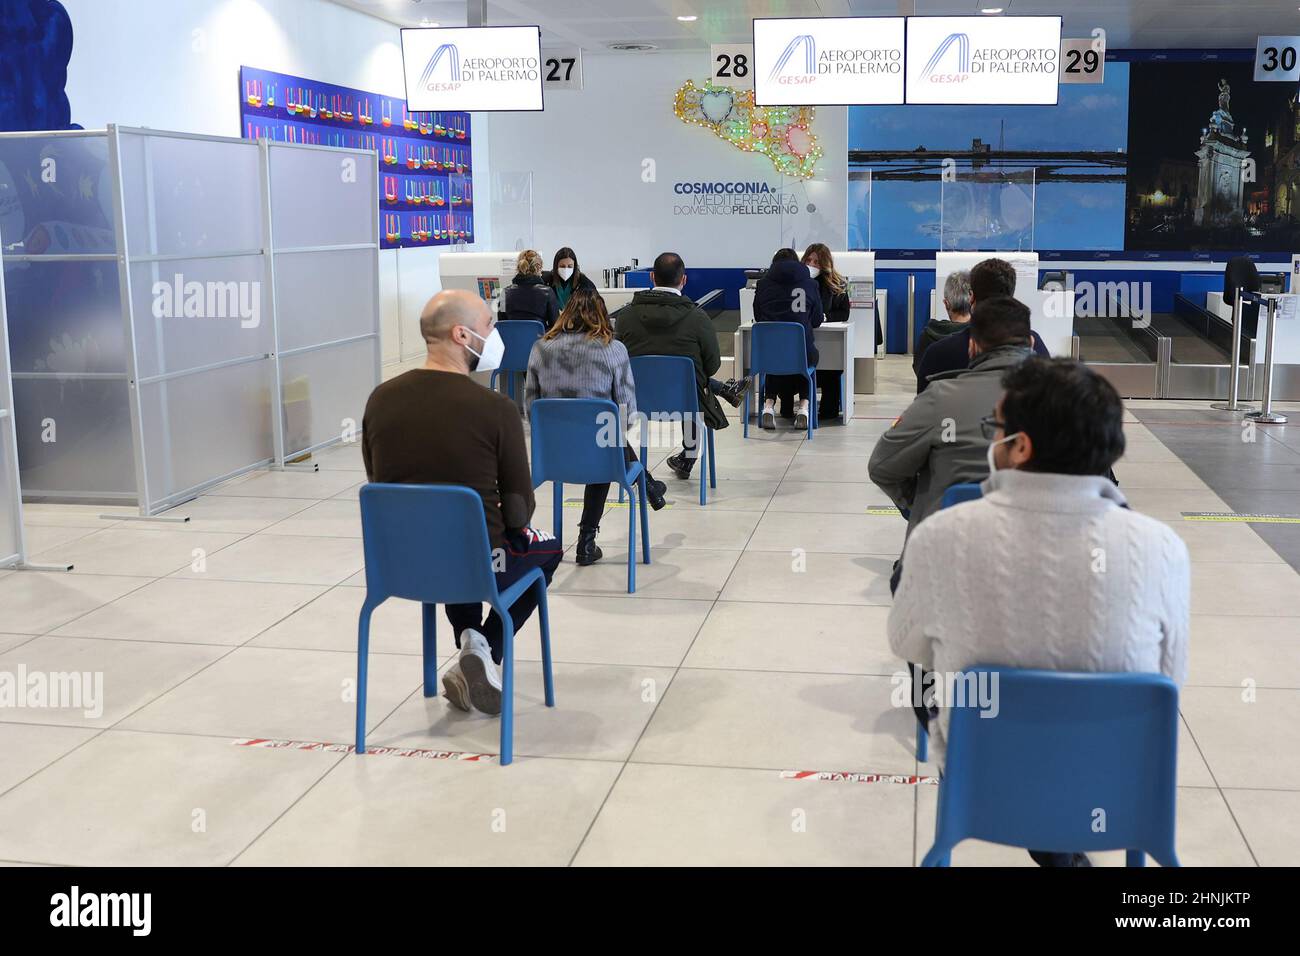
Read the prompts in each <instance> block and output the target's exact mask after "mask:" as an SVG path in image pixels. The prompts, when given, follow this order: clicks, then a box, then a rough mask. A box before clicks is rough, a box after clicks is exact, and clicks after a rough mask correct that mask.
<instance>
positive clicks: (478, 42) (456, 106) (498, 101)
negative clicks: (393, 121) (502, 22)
mask: <svg viewBox="0 0 1300 956" xmlns="http://www.w3.org/2000/svg"><path fill="white" fill-rule="evenodd" d="M541 63H542V32H541V29H540V28H538V27H534V26H527V27H454V28H453V27H428V28H421V29H407V30H403V31H402V69H403V71H404V72H405V74H406V102H407V106H408V108H409V109H411V110H412V111H413V112H432V111H439V110H459V111H461V112H470V111H481V112H485V113H490V112H502V111H508V110H540V109H541V108H542V65H541Z"/></svg>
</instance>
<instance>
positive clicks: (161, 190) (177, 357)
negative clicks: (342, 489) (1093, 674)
mask: <svg viewBox="0 0 1300 956" xmlns="http://www.w3.org/2000/svg"><path fill="white" fill-rule="evenodd" d="M110 139H111V145H112V146H113V148H114V149H115V150H116V154H117V157H118V164H119V168H120V170H121V186H122V206H121V210H122V211H121V214H120V215H121V221H122V223H123V226H124V233H125V237H126V248H125V253H126V265H125V267H124V272H125V275H126V278H127V280H128V281H127V293H128V294H127V295H126V297H125V299H126V305H125V309H126V314H127V316H128V317H129V327H130V330H131V339H130V341H129V342H128V344H129V345H133V346H134V348H133V354H132V355H131V356H130V365H129V367H130V369H131V379H132V381H133V382H134V383H135V387H134V388H133V389H132V391H131V398H132V402H133V409H132V411H133V415H134V419H135V425H136V429H137V442H136V448H137V452H136V458H137V464H136V471H137V484H138V487H139V495H140V502H141V511H142V512H143V513H146V514H156V513H158V512H159V511H164V510H166V509H168V508H170V507H174V506H175V505H177V504H179V503H181V502H183V501H187V500H189V499H190V498H193V497H194V496H195V495H196V494H198V493H199V492H200V491H202V490H203V489H204V488H206V487H208V486H210V485H212V484H215V483H216V482H219V481H224V480H226V479H228V478H231V477H233V476H235V475H238V474H242V473H243V472H246V471H248V470H250V469H252V468H256V467H258V466H261V465H266V464H269V463H270V462H271V461H273V460H274V457H275V448H274V443H273V441H272V438H271V429H270V427H269V425H266V426H265V427H262V425H261V423H266V422H267V421H268V419H270V417H271V416H270V415H268V414H267V412H268V410H269V408H270V406H271V404H272V397H273V395H274V391H273V389H272V387H271V386H272V383H273V381H274V374H275V372H274V365H275V354H274V351H275V350H274V342H275V326H274V317H273V315H272V310H271V301H270V289H269V287H270V283H269V282H268V281H267V272H268V266H267V257H266V254H265V248H266V246H265V233H266V219H265V215H264V211H263V191H264V190H263V179H262V157H261V151H260V147H259V146H258V144H257V143H255V142H248V141H246V140H236V139H221V138H214V137H195V136H188V135H185V134H180V133H165V132H157V131H153V130H136V129H126V128H118V129H110Z"/></svg>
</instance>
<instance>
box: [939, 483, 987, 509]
mask: <svg viewBox="0 0 1300 956" xmlns="http://www.w3.org/2000/svg"><path fill="white" fill-rule="evenodd" d="M983 497H984V492H983V491H981V490H980V486H979V485H978V484H977V483H976V482H973V481H963V482H959V483H958V484H955V485H949V486H948V489H947V490H946V491H945V492H944V493H943V501H941V502H940V503H939V507H940V508H941V509H942V508H951V507H952V506H953V505H959V504H961V503H962V502H963V501H978V500H979V499H980V498H983Z"/></svg>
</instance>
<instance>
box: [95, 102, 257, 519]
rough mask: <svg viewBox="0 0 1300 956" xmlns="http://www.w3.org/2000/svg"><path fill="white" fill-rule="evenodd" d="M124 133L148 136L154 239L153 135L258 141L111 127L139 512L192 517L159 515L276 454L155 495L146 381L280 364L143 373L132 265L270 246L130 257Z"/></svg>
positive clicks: (166, 424) (166, 425)
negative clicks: (147, 427) (149, 454)
mask: <svg viewBox="0 0 1300 956" xmlns="http://www.w3.org/2000/svg"><path fill="white" fill-rule="evenodd" d="M122 134H127V135H133V136H139V137H141V138H142V139H143V141H144V143H145V146H146V162H145V168H144V172H145V197H144V198H145V202H146V205H147V207H148V215H147V217H146V222H147V224H148V229H149V232H150V235H151V237H153V236H154V233H155V231H156V228H157V222H156V216H155V215H154V213H155V212H156V210H155V209H154V207H153V202H154V189H153V169H152V166H151V164H150V162H149V161H148V160H149V158H150V155H149V149H148V147H149V144H150V143H151V141H152V139H154V138H163V139H168V140H187V141H193V142H207V143H224V144H229V145H236V146H241V147H249V148H255V144H252V143H249V141H248V140H246V139H240V138H236V137H229V136H204V135H200V134H196V133H174V132H171V131H167V130H154V129H143V128H138V127H129V126H114V125H110V126H109V141H110V157H111V159H112V161H113V166H114V180H115V183H116V188H117V194H116V196H115V219H116V224H117V230H118V253H119V261H120V263H121V265H120V270H119V271H120V273H121V274H122V276H123V278H122V279H121V280H120V281H121V295H122V304H123V305H122V309H123V320H124V322H125V328H126V345H127V348H126V354H127V363H128V378H129V381H128V388H129V391H130V400H131V417H132V424H133V428H134V430H135V446H136V447H135V456H136V469H137V485H138V487H139V506H140V515H141V517H144V518H154V519H155V520H188V519H185V518H179V517H178V518H175V519H171V518H168V517H164V518H161V519H160V518H158V517H157V516H158V515H160V514H161V513H162V512H164V511H168V510H170V509H172V508H175V507H177V506H178V505H181V504H184V503H185V502H187V501H192V500H194V499H195V498H197V497H198V496H199V495H200V494H201V493H202V492H203V491H204V490H205V489H207V488H211V487H213V486H214V485H218V484H221V483H222V482H225V481H229V480H231V479H232V478H237V477H239V476H240V475H244V474H247V473H248V472H250V471H254V470H256V469H258V468H264V467H266V466H268V465H270V464H272V463H273V462H274V460H275V459H274V457H266V458H259V459H257V460H255V461H252V462H249V463H247V464H244V465H240V466H239V467H237V468H234V469H232V470H230V471H227V472H225V473H223V474H221V475H217V476H214V477H211V478H204V479H203V480H202V481H199V482H197V483H196V484H193V485H190V486H188V487H186V488H182V489H178V490H176V491H172V492H170V493H168V494H165V495H162V496H160V497H158V498H157V499H155V498H154V497H153V495H152V493H151V490H150V486H149V474H148V466H147V461H146V451H145V449H146V447H147V446H146V443H145V434H144V424H143V422H144V409H143V399H142V395H141V389H142V387H143V386H145V385H157V386H158V387H159V388H160V389H165V388H166V385H167V383H168V382H171V381H175V380H178V379H181V378H186V377H189V376H194V375H201V374H203V373H205V372H211V371H216V370H219V369H224V368H232V367H235V366H239V365H248V364H252V363H255V362H265V361H270V362H271V363H272V368H275V365H276V363H275V361H274V355H273V354H272V353H269V352H261V353H258V352H254V353H252V354H249V355H243V356H236V357H234V358H231V359H226V360H222V361H218V362H212V363H208V364H205V365H198V366H192V367H189V368H184V369H176V370H169V371H166V372H161V373H159V374H157V375H149V376H144V377H142V376H140V374H139V364H140V363H139V344H138V341H137V338H136V335H135V314H134V313H135V296H134V294H133V289H132V286H131V276H130V273H131V267H132V266H133V265H152V266H154V268H155V270H156V268H157V265H158V263H161V262H168V261H194V262H200V261H209V260H219V259H230V258H255V257H264V256H265V255H266V254H267V250H266V247H265V245H263V248H260V249H236V250H218V251H215V252H212V251H204V252H202V253H181V254H166V255H161V254H157V253H156V252H155V251H154V250H153V249H151V250H150V251H149V252H148V253H146V254H145V255H143V256H135V257H133V256H131V254H130V248H129V244H128V237H127V226H126V208H127V207H126V189H125V181H124V176H123V171H122V165H121V136H122ZM258 168H259V174H260V173H261V172H262V169H261V166H260V163H259V167H258ZM260 185H261V184H259V187H260ZM258 205H259V207H260V208H261V211H262V215H263V218H264V219H265V217H266V215H267V209H266V207H265V205H264V203H263V202H262V197H261V196H260V195H259V203H258ZM263 236H265V223H264V228H263ZM263 279H264V280H265V279H266V276H265V275H264V276H263ZM265 296H266V291H265V290H263V298H264V299H265ZM269 314H270V317H271V326H272V330H273V334H275V329H276V318H275V312H274V309H272V310H271V311H270V313H269ZM155 338H156V339H157V345H158V347H159V348H161V347H162V341H163V340H162V335H161V333H159V334H157V335H156V336H155ZM281 404H282V397H281V396H280V394H279V392H278V390H277V391H273V393H272V397H271V401H270V402H269V403H268V405H269V407H270V409H271V413H272V415H273V416H274V415H276V414H277V412H278V410H279V408H280V406H281ZM161 408H162V414H163V416H164V417H163V432H162V436H161V437H162V441H163V447H164V449H165V457H166V461H165V462H164V464H165V466H166V467H167V468H168V469H170V467H171V455H170V450H171V436H170V409H169V408H168V405H167V401H166V393H165V391H164V392H163V399H162V401H161Z"/></svg>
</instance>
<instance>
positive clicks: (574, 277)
mask: <svg viewBox="0 0 1300 956" xmlns="http://www.w3.org/2000/svg"><path fill="white" fill-rule="evenodd" d="M542 279H543V281H544V282H545V283H546V284H547V285H549V286H550V287H551V288H552V289H554V290H555V297H556V298H557V299H558V300H559V301H560V311H564V307H565V306H566V305H568V304H569V296H571V295H573V292H574V290H575V289H590V290H591V291H592V292H595V291H596V283H594V282H592V281H591V280H590V279H588V278H587V277H586V276H585V275H583V273H582V270H580V269H579V268H578V255H577V253H575V252H574V251H573V250H572V249H570V248H569V247H568V246H563V247H561V248H560V250H559V251H558V252H556V253H555V260H554V262H553V263H552V266H551V271H550V272H548V273H546V275H545V276H543V277H542Z"/></svg>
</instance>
